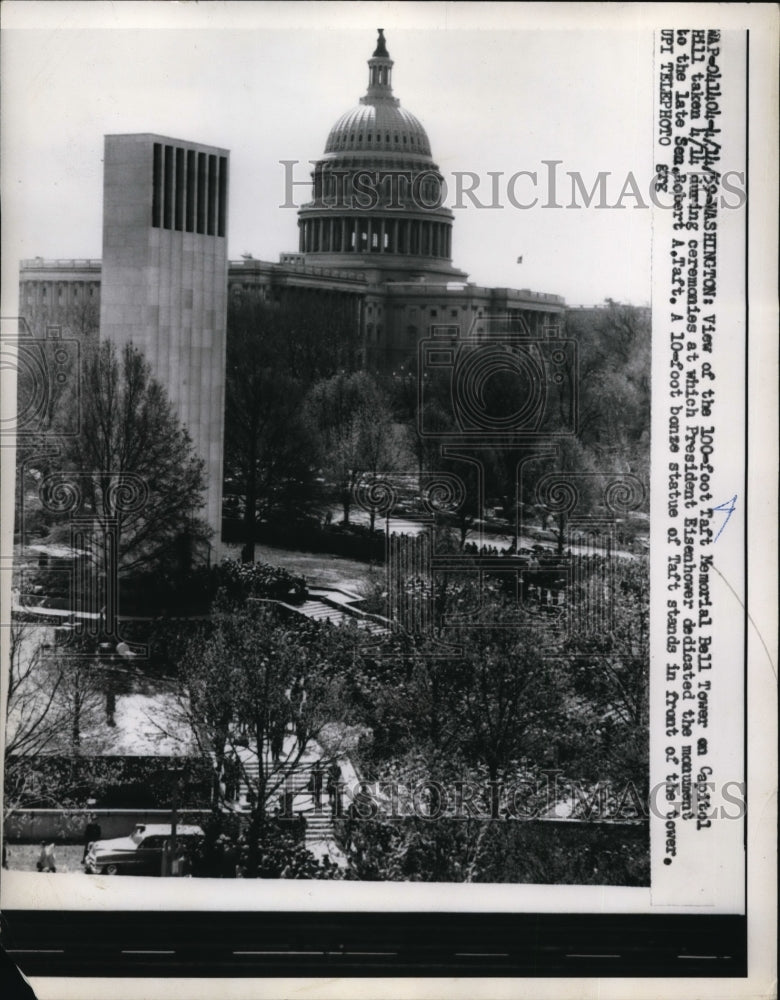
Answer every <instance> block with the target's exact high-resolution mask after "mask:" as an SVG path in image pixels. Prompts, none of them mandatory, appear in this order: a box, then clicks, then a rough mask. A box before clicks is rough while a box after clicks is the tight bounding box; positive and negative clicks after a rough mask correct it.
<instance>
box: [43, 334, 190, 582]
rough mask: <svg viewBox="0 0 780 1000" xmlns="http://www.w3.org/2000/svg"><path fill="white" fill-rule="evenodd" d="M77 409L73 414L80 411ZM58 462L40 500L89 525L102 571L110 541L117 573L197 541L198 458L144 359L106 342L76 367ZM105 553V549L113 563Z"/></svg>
mask: <svg viewBox="0 0 780 1000" xmlns="http://www.w3.org/2000/svg"><path fill="white" fill-rule="evenodd" d="M79 410H80V412H79ZM61 430H62V431H63V432H64V433H65V435H66V436H65V437H64V438H63V442H64V443H63V454H62V457H61V459H60V461H59V468H57V469H56V470H55V471H53V472H50V473H49V475H48V476H47V477H46V478H45V480H44V482H43V483H42V486H41V496H42V498H43V502H44V506H45V507H48V509H50V510H53V511H57V512H59V513H61V514H62V515H64V518H63V527H65V528H67V527H68V526H69V525H70V524H72V523H73V519H74V518H82V519H86V520H87V521H89V522H90V523H91V525H92V529H91V533H90V538H91V542H92V547H93V552H92V557H93V559H94V561H95V562H96V563H97V565H98V566H99V568H100V570H101V571H103V572H105V571H106V568H107V567H108V566H109V559H108V550H109V549H111V551H112V553H113V551H114V546H115V560H116V566H117V567H118V571H119V573H120V574H125V575H127V574H130V573H133V572H137V571H139V570H149V569H151V568H154V567H157V566H160V564H161V563H163V562H165V561H168V560H172V559H173V558H174V557H175V555H176V554H177V545H178V544H179V542H180V540H181V538H182V537H189V538H191V539H203V538H206V537H207V536H208V528H207V527H206V526H205V525H204V524H203V522H202V521H200V520H199V517H198V515H199V512H200V510H201V507H202V503H203V495H204V491H205V474H204V463H203V461H202V459H200V458H199V457H198V456H197V455H196V454H195V452H194V449H193V446H192V442H191V440H190V437H189V434H188V433H187V430H186V428H185V427H184V425H183V424H182V423H181V422H180V421H179V420H178V419H177V417H176V416H175V414H174V412H173V410H172V407H171V404H170V402H169V400H168V399H167V397H166V395H165V392H164V390H163V388H162V386H161V385H160V383H159V382H157V381H156V380H155V379H154V378H153V377H152V375H151V369H150V367H149V364H148V363H147V362H146V361H145V359H144V358H143V356H142V354H141V353H140V352H139V351H138V350H137V349H136V348H134V347H133V346H132V345H127V346H126V347H125V348H124V349H123V350H122V352H121V354H120V355H119V356H118V355H117V352H116V350H115V348H114V347H113V346H112V345H111V344H110V343H102V344H100V345H98V346H96V347H95V348H94V349H92V350H91V351H89V352H87V356H86V358H85V361H84V365H83V373H82V379H81V402H80V407H78V406H76V405H75V402H74V406H73V407H71V408H70V412H69V413H68V415H67V417H66V418H65V420H64V421H63V425H62V427H61ZM113 558H114V556H113V555H112V559H113Z"/></svg>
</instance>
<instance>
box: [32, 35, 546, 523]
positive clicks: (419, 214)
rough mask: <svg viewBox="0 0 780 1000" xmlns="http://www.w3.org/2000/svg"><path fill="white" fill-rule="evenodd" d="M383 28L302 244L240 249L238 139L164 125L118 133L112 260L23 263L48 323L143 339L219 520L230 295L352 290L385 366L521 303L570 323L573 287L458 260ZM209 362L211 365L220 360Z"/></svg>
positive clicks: (335, 297) (344, 293) (536, 321)
mask: <svg viewBox="0 0 780 1000" xmlns="http://www.w3.org/2000/svg"><path fill="white" fill-rule="evenodd" d="M392 71H393V61H392V59H391V58H390V55H389V52H388V50H387V47H386V42H385V38H384V33H383V31H382V30H381V29H380V30H379V37H378V40H377V44H376V48H375V50H374V52H373V54H372V56H371V58H370V59H369V60H368V89H367V90H366V94H365V96H364V97H362V98H361V99H360V102H359V103H358V104H357V105H356V106H355V107H354V108H352V109H350V110H349V111H347V112H346V113H345V114H343V115H341V117H339V118H338V120H337V121H336V123H335V124H334V125H333V127H332V128H331V129H330V132H329V134H328V137H327V141H326V143H325V150H324V152H323V154H322V156H321V157H320V159H319V160H317V161H316V163H315V165H314V170H313V172H312V181H313V186H312V198H311V201H309V202H308V203H307V204H304V205H303V206H302V207H301V208H300V210H299V212H298V249H297V251H294V252H288V253H282V254H281V255H280V259H279V262H278V263H271V262H267V261H261V260H256V259H254V258H252V257H245V258H243V259H241V260H237V261H229V260H228V259H227V238H228V233H227V218H228V199H229V159H230V156H229V152H228V151H227V150H224V149H219V148H216V147H208V146H203V145H201V144H199V143H198V142H196V141H191V140H187V141H185V140H181V139H173V138H169V137H164V136H157V135H152V134H141V135H114V136H106V137H105V159H104V194H103V256H102V260H44V259H42V258H35V259H32V260H24V261H22V262H21V264H20V298H19V304H20V308H19V312H20V315H21V316H22V317H24V318H25V319H26V320H27V322H28V324H29V328H30V330H31V331H32V333H33V335H34V336H44V335H45V331H46V329H47V327H49V326H56V325H60V326H61V327H62V328H63V330H64V331H68V333H69V334H70V335H72V336H77V337H90V336H93V337H94V336H97V333H98V331H100V336H101V337H102V338H106V339H110V340H112V341H114V342H115V343H117V344H119V345H121V344H122V343H126V342H128V341H132V342H134V343H135V344H136V345H137V346H138V347H140V348H142V349H143V350H144V352H145V353H146V354H147V357H148V358H149V360H150V363H151V364H152V368H153V371H154V373H155V375H156V377H157V378H158V379H159V380H160V381H162V382H163V384H164V385H165V386H166V388H167V389H168V391H169V394H170V396H171V399H172V402H173V404H174V406H175V407H176V408H177V411H178V412H179V415H180V417H181V419H183V420H184V421H185V422H186V423H187V425H188V427H189V429H190V432H191V435H192V437H193V441H194V443H195V445H196V446H197V447H198V449H199V451H200V453H201V454H202V456H203V457H204V459H205V460H206V462H207V465H208V467H209V480H210V490H209V501H208V508H209V510H208V519H209V521H210V523H212V524H213V526H214V527H215V528H218V526H219V517H220V514H219V506H220V496H219V494H220V493H221V452H222V447H223V429H224V367H225V365H224V359H225V344H226V338H227V337H228V336H229V335H230V334H229V330H227V329H226V316H227V305H228V300H229V298H230V297H231V296H234V295H236V296H240V295H246V294H252V295H257V296H259V297H260V298H262V299H263V300H264V301H266V302H269V303H278V304H280V305H281V306H283V305H284V303H285V302H289V301H290V300H297V301H299V302H300V301H301V300H303V299H306V300H309V301H311V300H314V302H315V304H321V305H322V306H323V307H327V304H328V303H336V304H338V305H339V307H343V306H344V305H345V304H346V305H347V306H348V308H349V312H350V314H351V315H354V317H355V324H356V328H357V333H358V336H357V338H356V342H357V343H358V344H359V345H360V346H359V348H358V351H357V356H356V357H354V363H355V365H356V366H358V367H365V368H367V369H369V370H372V371H382V372H390V371H398V370H399V369H401V368H402V367H409V366H411V365H413V364H414V360H415V358H416V355H417V344H418V342H419V341H420V339H421V338H422V337H427V336H428V335H429V334H430V333H431V332H432V331H434V332H437V333H439V334H444V335H446V336H449V337H452V338H453V339H455V338H457V337H460V336H463V335H465V334H476V335H478V334H479V333H480V332H481V330H482V325H481V321H482V320H483V319H484V318H486V317H488V316H493V315H497V314H500V315H503V316H507V317H511V319H512V320H513V323H514V324H515V327H516V328H518V329H520V330H522V331H523V332H524V333H527V334H528V335H531V336H534V337H545V336H554V335H555V334H557V333H558V332H559V327H560V321H561V318H562V313H563V310H564V302H563V299H562V298H561V297H560V296H557V295H550V294H544V293H539V292H531V291H529V290H527V289H521V290H517V289H512V288H486V287H481V286H478V285H475V284H472V283H470V282H469V281H468V275H467V274H466V273H465V272H463V271H460V270H458V269H457V268H456V267H454V265H453V263H452V228H453V215H452V212H451V211H450V210H449V209H448V208H446V207H444V206H443V205H442V204H441V197H440V184H441V181H442V177H441V174H440V173H439V169H438V167H437V165H436V163H435V162H434V160H433V157H432V154H431V147H430V142H429V140H428V136H427V134H426V132H425V129H424V128H423V126H422V124H421V123H420V122H419V121H418V119H417V118H415V116H414V115H413V114H411V113H410V112H408V111H406V110H405V109H404V108H402V107H401V104H400V101H399V100H398V98H397V97H395V96H394V95H393V88H392ZM207 368H208V369H210V374H209V376H208V378H206V374H205V372H206V369H207Z"/></svg>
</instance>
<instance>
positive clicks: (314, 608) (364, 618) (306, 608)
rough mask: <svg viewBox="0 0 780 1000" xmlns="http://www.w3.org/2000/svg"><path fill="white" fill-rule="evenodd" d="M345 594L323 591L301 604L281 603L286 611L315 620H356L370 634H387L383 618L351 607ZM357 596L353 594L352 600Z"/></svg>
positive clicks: (346, 621)
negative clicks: (345, 598)
mask: <svg viewBox="0 0 780 1000" xmlns="http://www.w3.org/2000/svg"><path fill="white" fill-rule="evenodd" d="M344 596H346V595H339V594H338V592H336V591H332V592H331V594H330V595H329V594H327V593H325V592H323V593H322V595H321V596H311V597H309V599H308V600H307V601H304V602H303V603H302V604H285V603H284V602H278V603H281V604H282V606H283V607H285V608H286V609H287V610H288V611H293V612H295V613H296V614H299V615H303V616H304V617H305V618H310V619H312V620H313V621H316V622H330V623H331V624H332V625H344V624H347V623H349V622H356V623H357V625H358V628H361V629H365V630H366V631H367V632H368V633H369V634H370V635H389V634H390V629H389V627H388V625H387V624H385V623H384V619H378V617H377V616H374V615H369V614H366V612H364V611H361V610H359V609H358V608H355V607H352V603H353V602H352V601H350V600H344V599H343V597H344ZM358 600H359V597H357V595H355V597H354V601H358Z"/></svg>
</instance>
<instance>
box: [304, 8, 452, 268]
mask: <svg viewBox="0 0 780 1000" xmlns="http://www.w3.org/2000/svg"><path fill="white" fill-rule="evenodd" d="M392 72H393V60H392V59H391V58H390V55H389V53H388V51H387V45H386V42H385V37H384V32H383V30H382V29H381V28H380V29H379V37H378V39H377V44H376V49H375V50H374V54H373V55H372V56H371V58H370V59H369V60H368V89H367V91H366V94H365V97H362V98H361V99H360V103H359V104H358V105H357V106H356V107H354V108H352V109H351V110H349V111H347V112H346V113H345V114H343V115H342V116H341V117H340V118H339V119H338V121H337V122H336V124H335V125H334V126H333V128H332V129H331V130H330V134H329V135H328V139H327V142H326V144H325V153H324V154H323V156H322V157H321V158H320V159H319V160H318V161H317V162H316V164H315V167H314V171H313V174H312V179H313V187H314V189H313V200H312V201H311V202H309V203H308V204H306V205H304V206H303V207H302V208H301V210H300V211H299V213H298V217H299V221H298V227H299V251H300V252H301V253H303V254H304V255H305V260H306V262H307V263H311V264H317V265H321V266H324V267H346V268H350V269H359V270H362V271H365V272H366V276H367V279H368V280H369V281H373V282H382V281H388V280H390V281H415V280H424V281H447V280H454V281H459V280H463V279H464V278H466V277H467V276H466V274H465V273H464V272H463V271H458V270H456V269H455V268H454V267H453V266H452V244H451V240H452V220H453V214H452V212H451V211H450V210H449V209H448V208H445V207H444V206H443V205H442V204H441V201H442V197H441V195H442V188H441V184H442V176H441V174H440V173H439V168H438V166H437V165H436V164H435V163H434V161H433V159H432V157H431V145H430V142H429V141H428V136H427V135H426V132H425V129H424V128H423V126H422V125H421V124H420V122H419V121H418V120H417V118H415V116H414V115H413V114H410V112H408V111H406V110H405V109H404V108H402V107H401V103H400V101H399V100H398V98H397V97H394V96H393V87H392Z"/></svg>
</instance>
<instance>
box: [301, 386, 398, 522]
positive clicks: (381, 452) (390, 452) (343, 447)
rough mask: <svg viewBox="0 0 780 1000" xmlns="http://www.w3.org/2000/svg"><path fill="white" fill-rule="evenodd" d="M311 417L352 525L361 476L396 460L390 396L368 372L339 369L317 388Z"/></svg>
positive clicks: (309, 402) (309, 412)
mask: <svg viewBox="0 0 780 1000" xmlns="http://www.w3.org/2000/svg"><path fill="white" fill-rule="evenodd" d="M307 417H308V423H309V427H310V431H311V433H312V434H313V435H315V436H316V437H317V439H318V441H319V445H320V461H321V463H322V467H323V470H324V472H325V475H326V478H329V479H330V480H331V481H332V482H333V483H334V484H335V486H336V490H337V492H338V496H339V500H340V502H341V505H342V508H343V511H344V523H345V524H348V523H349V514H350V509H351V506H352V500H353V497H354V494H355V490H356V488H357V486H358V484H359V483H360V482H361V480H362V479H363V478H364V477H367V478H369V479H370V478H371V477H373V476H376V474H377V473H381V472H386V471H388V470H392V468H393V467H394V465H395V464H396V460H397V456H398V451H399V448H398V436H397V430H396V428H395V426H394V424H393V418H392V412H391V410H390V406H389V404H388V401H387V398H386V396H385V393H384V392H383V390H382V389H381V388H380V387H379V386H378V385H377V383H376V382H375V381H374V379H372V378H371V376H370V375H368V374H367V373H366V372H354V373H351V374H350V373H347V372H339V373H338V374H337V375H334V376H332V377H331V378H329V379H326V380H324V381H321V382H318V383H317V384H316V385H315V386H314V387H313V388H312V391H311V393H310V394H309V398H308V400H307ZM372 528H373V518H372Z"/></svg>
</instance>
